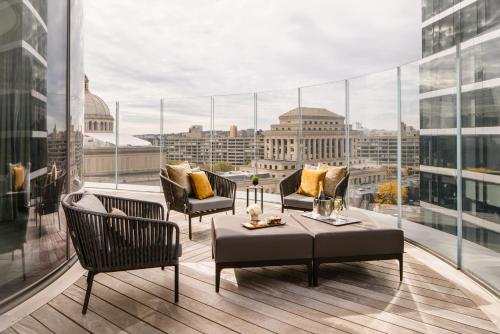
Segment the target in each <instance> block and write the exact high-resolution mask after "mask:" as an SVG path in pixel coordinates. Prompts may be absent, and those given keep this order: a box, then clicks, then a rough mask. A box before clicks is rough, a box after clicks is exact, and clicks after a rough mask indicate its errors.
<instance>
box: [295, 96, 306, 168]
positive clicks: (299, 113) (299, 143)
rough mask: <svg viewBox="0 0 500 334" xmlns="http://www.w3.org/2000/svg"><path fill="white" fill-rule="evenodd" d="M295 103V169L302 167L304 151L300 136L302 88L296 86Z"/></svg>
mask: <svg viewBox="0 0 500 334" xmlns="http://www.w3.org/2000/svg"><path fill="white" fill-rule="evenodd" d="M297 104H298V107H299V109H298V114H297V141H298V148H299V150H298V152H297V169H300V168H302V165H303V161H302V160H303V159H302V155H303V153H304V139H303V138H302V89H301V88H297Z"/></svg>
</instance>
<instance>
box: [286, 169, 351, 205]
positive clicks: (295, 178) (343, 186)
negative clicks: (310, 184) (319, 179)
mask: <svg viewBox="0 0 500 334" xmlns="http://www.w3.org/2000/svg"><path fill="white" fill-rule="evenodd" d="M301 179H302V169H299V170H297V171H296V172H294V173H292V174H290V175H289V176H287V177H286V178H284V179H283V180H281V182H280V195H281V212H285V209H292V210H303V211H306V210H312V201H313V200H312V197H311V198H309V199H310V202H311V203H310V209H306V208H305V207H304V206H298V205H293V204H288V203H293V202H288V201H287V200H286V197H288V196H290V195H294V194H295V193H296V192H297V190H298V189H299V186H300V181H301ZM348 184H349V172H347V174H346V176H344V177H343V178H342V179H341V180H340V181H339V183H338V184H337V187H336V188H335V196H334V197H335V198H340V199H341V201H342V202H341V205H342V206H344V207H346V202H345V195H346V192H347V185H348ZM287 202H288V203H287Z"/></svg>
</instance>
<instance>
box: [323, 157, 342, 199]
mask: <svg viewBox="0 0 500 334" xmlns="http://www.w3.org/2000/svg"><path fill="white" fill-rule="evenodd" d="M319 169H320V170H326V171H327V172H326V175H325V181H324V191H325V195H326V196H330V197H333V196H335V189H336V188H337V185H338V184H339V182H340V181H341V180H342V178H343V177H344V176H346V175H347V167H346V166H328V165H327V164H323V163H320V164H319Z"/></svg>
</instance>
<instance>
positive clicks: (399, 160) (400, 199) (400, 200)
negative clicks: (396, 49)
mask: <svg viewBox="0 0 500 334" xmlns="http://www.w3.org/2000/svg"><path fill="white" fill-rule="evenodd" d="M397 104H398V105H397V113H398V115H397V121H398V134H397V135H398V138H397V145H398V148H397V155H398V157H397V165H396V170H397V184H398V223H397V226H398V228H401V227H402V224H401V221H402V216H401V214H402V205H403V189H401V186H402V183H401V168H402V166H401V164H402V158H401V144H402V138H401V136H402V132H401V130H402V129H401V66H398V67H397Z"/></svg>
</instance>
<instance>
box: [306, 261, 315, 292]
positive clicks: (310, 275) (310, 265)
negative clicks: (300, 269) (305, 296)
mask: <svg viewBox="0 0 500 334" xmlns="http://www.w3.org/2000/svg"><path fill="white" fill-rule="evenodd" d="M313 280H314V273H313V262H312V261H311V262H310V263H308V264H307V284H308V286H309V287H311V286H313V284H314V282H313Z"/></svg>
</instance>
